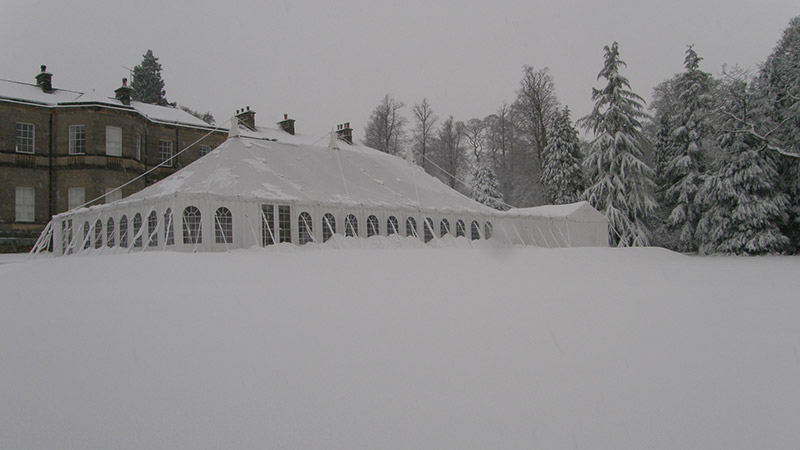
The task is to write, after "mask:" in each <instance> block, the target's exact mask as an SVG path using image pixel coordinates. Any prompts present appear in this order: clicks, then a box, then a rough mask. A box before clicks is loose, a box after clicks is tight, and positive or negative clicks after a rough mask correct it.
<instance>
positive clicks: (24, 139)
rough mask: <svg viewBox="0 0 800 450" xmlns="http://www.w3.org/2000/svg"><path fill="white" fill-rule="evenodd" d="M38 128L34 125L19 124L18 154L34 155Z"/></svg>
mask: <svg viewBox="0 0 800 450" xmlns="http://www.w3.org/2000/svg"><path fill="white" fill-rule="evenodd" d="M35 138H36V127H35V126H34V125H33V124H32V123H20V122H17V152H18V153H33V152H34V141H35Z"/></svg>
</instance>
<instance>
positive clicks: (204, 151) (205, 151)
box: [197, 145, 211, 158]
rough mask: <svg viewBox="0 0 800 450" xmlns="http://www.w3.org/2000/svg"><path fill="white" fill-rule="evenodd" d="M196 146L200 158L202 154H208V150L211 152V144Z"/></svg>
mask: <svg viewBox="0 0 800 450" xmlns="http://www.w3.org/2000/svg"><path fill="white" fill-rule="evenodd" d="M197 148H198V149H199V153H200V157H201V158H202V157H203V156H206V155H207V154H209V152H211V146H210V145H200V146H198V147H197Z"/></svg>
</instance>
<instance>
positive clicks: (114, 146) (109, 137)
mask: <svg viewBox="0 0 800 450" xmlns="http://www.w3.org/2000/svg"><path fill="white" fill-rule="evenodd" d="M106 155H108V156H122V128H120V127H106Z"/></svg>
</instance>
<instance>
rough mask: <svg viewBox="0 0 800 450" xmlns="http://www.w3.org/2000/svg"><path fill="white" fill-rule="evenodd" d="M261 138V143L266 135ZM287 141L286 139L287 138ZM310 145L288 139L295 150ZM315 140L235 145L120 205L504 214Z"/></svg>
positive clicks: (410, 172) (405, 166)
mask: <svg viewBox="0 0 800 450" xmlns="http://www.w3.org/2000/svg"><path fill="white" fill-rule="evenodd" d="M274 131H275V132H276V133H283V132H281V131H278V130H274ZM259 134H260V135H262V136H263V135H265V134H266V131H265V130H261V133H259ZM284 134H285V136H281V137H282V138H285V137H286V136H290V135H288V134H287V133H284ZM308 139H310V138H303V137H299V136H297V137H296V136H292V137H291V140H294V141H295V142H302V141H307V140H308ZM316 140H317V141H322V143H321V144H319V145H311V144H308V143H303V144H300V143H292V142H283V141H273V140H268V139H265V138H261V139H257V138H252V137H245V136H240V137H231V138H229V139H228V140H227V141H225V142H224V143H223V144H221V145H220V146H219V147H217V148H216V149H215V150H214V151H212V152H211V153H209V154H208V155H206V156H204V157H202V158H200V159H199V160H197V161H195V162H193V163H192V164H190V165H188V166H186V167H185V168H183V169H181V170H179V171H178V172H176V173H174V174H172V175H171V176H169V177H167V178H165V179H164V180H162V181H160V182H158V183H156V184H154V185H152V186H149V187H147V188H145V189H143V190H142V191H139V192H138V193H136V194H133V195H131V196H130V197H127V198H126V199H124V200H122V202H126V201H137V200H143V199H146V198H159V197H168V196H173V195H177V194H204V193H207V194H211V195H215V196H228V197H244V198H247V197H249V198H258V199H265V200H271V201H298V202H311V203H317V202H319V203H337V204H345V205H347V204H350V205H359V204H360V205H363V206H365V207H412V208H417V207H419V208H423V209H436V210H439V211H461V212H474V213H480V214H500V212H499V211H496V210H494V209H492V208H489V207H487V206H485V205H482V204H480V203H478V202H476V201H474V200H472V199H470V198H468V197H466V196H464V195H462V194H461V193H459V192H457V191H455V190H453V189H451V188H450V187H448V186H446V185H445V184H444V183H442V182H441V181H439V180H438V179H436V178H434V177H432V176H430V175H428V174H427V173H425V172H424V171H423V170H422V169H421V168H420V167H418V166H415V165H412V164H409V163H408V162H407V161H405V160H403V159H401V158H398V157H395V156H391V155H387V154H385V153H382V152H380V151H378V150H374V149H371V148H369V147H365V146H361V145H350V144H347V143H345V142H344V141H341V140H340V141H338V145H339V147H340V148H341V150H331V149H329V148H328V147H327V144H328V139H327V138H325V139H319V138H318V139H316Z"/></svg>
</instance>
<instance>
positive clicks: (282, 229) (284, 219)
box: [278, 205, 292, 243]
mask: <svg viewBox="0 0 800 450" xmlns="http://www.w3.org/2000/svg"><path fill="white" fill-rule="evenodd" d="M278 233H279V236H278V239H279V242H281V243H283V242H292V210H291V208H290V207H289V205H278Z"/></svg>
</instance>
